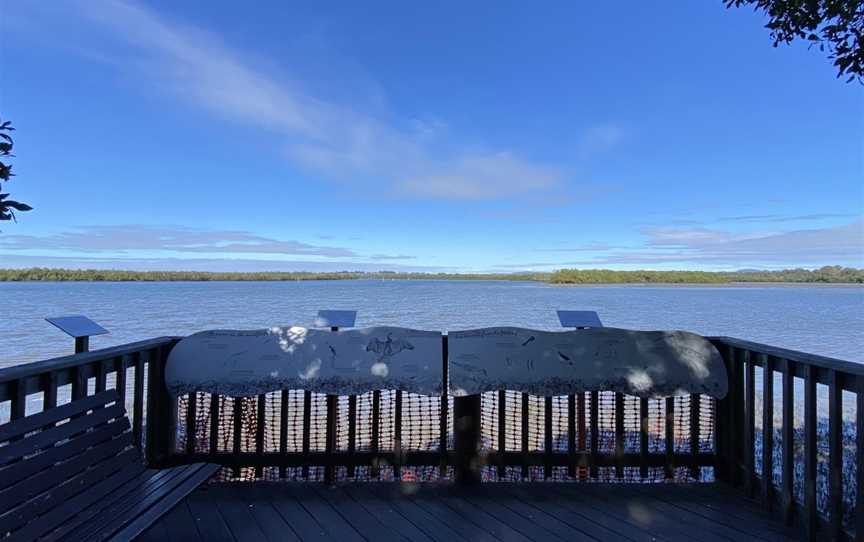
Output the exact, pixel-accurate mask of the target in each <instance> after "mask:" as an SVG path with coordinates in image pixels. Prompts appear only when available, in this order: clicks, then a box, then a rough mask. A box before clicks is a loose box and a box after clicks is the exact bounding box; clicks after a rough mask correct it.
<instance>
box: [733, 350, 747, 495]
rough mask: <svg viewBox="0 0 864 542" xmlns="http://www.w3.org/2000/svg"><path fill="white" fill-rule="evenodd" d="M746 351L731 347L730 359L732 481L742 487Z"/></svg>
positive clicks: (744, 448)
mask: <svg viewBox="0 0 864 542" xmlns="http://www.w3.org/2000/svg"><path fill="white" fill-rule="evenodd" d="M746 354H747V353H746V351H745V350H740V349H737V348H735V347H733V346H730V347H729V357H730V358H729V359H730V361H731V363H732V381H731V386H730V388H729V394H730V396H731V397H730V415H731V431H730V435H731V436H732V440H731V442H730V443H729V451H730V467H731V475H732V476H731V480H732V483H733V485H735V486H740V485H741V484H742V483H743V478H742V472H741V467H742V466H743V464H744V455H745V450H746V446H747V443H746V442H745V439H744V424H745V420H746V418H745V417H744V380H745V379H744V369H745V367H744V365H745V364H744V358H745V356H746Z"/></svg>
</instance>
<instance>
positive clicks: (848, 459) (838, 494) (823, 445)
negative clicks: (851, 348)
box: [711, 337, 864, 540]
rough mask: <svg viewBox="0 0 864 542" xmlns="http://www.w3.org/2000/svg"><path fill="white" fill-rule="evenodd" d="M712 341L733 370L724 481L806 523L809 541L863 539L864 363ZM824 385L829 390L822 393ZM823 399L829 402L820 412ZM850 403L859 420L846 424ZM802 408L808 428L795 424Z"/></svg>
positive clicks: (722, 455)
mask: <svg viewBox="0 0 864 542" xmlns="http://www.w3.org/2000/svg"><path fill="white" fill-rule="evenodd" d="M711 340H712V342H713V343H714V345H715V346H716V347H717V348H718V350H720V352H721V353H722V354H723V357H724V360H725V362H726V367H727V370H728V372H729V395H728V396H727V397H726V398H725V399H723V400H722V401H719V404H718V412H717V453H718V469H717V475H718V478H719V479H720V480H723V481H725V482H728V483H730V484H732V485H735V486H739V487H741V488H743V489H744V491H745V492H746V493H747V494H748V495H750V496H751V497H754V498H758V499H759V500H760V501H762V503H763V504H764V506H765V507H766V508H767V509H768V510H769V511H772V512H774V513H775V514H777V515H779V516H781V517H782V518H783V519H784V520H785V521H786V522H787V523H789V524H792V523H795V524H798V525H800V526H801V527H802V528H803V530H804V532H805V534H806V538H807V539H809V540H817V539H822V540H827V539H832V540H842V539H845V538H847V537H848V536H849V532H855V533H857V540H862V539H864V502H862V501H864V499H862V498H861V496H862V495H864V431H862V428H864V365H862V364H858V363H851V362H847V361H842V360H838V359H832V358H827V357H823V356H817V355H812V354H805V353H802V352H796V351H793V350H786V349H782V348H775V347H772V346H766V345H763V344H758V343H753V342H749V341H743V340H740V339H733V338H729V337H714V338H712V339H711ZM757 368H758V370H759V372H760V373H761V375H759V377H758V378H757ZM823 385H824V386H826V387H827V395H826V394H825V393H821V394H820V393H818V392H817V386H823ZM777 388H779V390H778V389H777ZM777 391H779V394H778V393H777ZM757 392H758V393H757ZM844 392H847V394H848V395H849V396H847V397H846V399H847V400H846V401H844ZM778 395H779V403H780V412H779V414H780V417H781V421H780V423H779V427H778V424H777V423H776V420H775V414H778V412H777V411H776V410H775V402H777V400H778ZM802 395H803V397H802ZM820 395H821V396H822V397H821V399H822V400H825V401H826V402H827V408H818V403H821V402H822V401H821V400H820V399H819V396H820ZM757 398H759V399H761V401H760V402H761V409H758V408H757ZM801 399H803V402H802V401H801ZM844 403H845V404H846V406H847V407H850V408H847V409H846V410H847V411H849V410H852V409H851V406H852V405H854V419H852V420H847V421H845V422H844V420H843V413H844ZM759 410H761V412H759ZM799 412H800V415H801V416H800V417H801V418H803V420H801V421H803V424H802V423H798V424H796V418H798V413H799ZM757 425H759V426H761V430H757ZM802 425H803V427H801V426H802ZM826 441H827V442H826ZM778 448H779V454H778V453H777V452H778ZM851 449H854V450H855V451H854V453H848V452H849V450H851ZM844 450H846V451H847V453H846V454H844ZM757 451H758V452H760V453H758V454H757ZM778 455H779V461H778V460H777V456H778ZM778 475H779V476H778ZM777 478H779V483H778V481H777ZM796 481H797V483H796ZM796 488H797V490H796ZM820 503H821V504H822V506H820ZM844 519H845V521H844Z"/></svg>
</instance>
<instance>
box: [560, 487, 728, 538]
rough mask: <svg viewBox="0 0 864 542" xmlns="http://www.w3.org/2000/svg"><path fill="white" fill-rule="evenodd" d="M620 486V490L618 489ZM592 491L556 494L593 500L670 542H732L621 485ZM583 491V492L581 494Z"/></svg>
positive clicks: (566, 489)
mask: <svg viewBox="0 0 864 542" xmlns="http://www.w3.org/2000/svg"><path fill="white" fill-rule="evenodd" d="M563 485H564V484H562V486H563ZM615 486H617V487H615ZM588 487H589V488H590V491H588V492H585V491H584V490H583V488H581V487H579V488H573V487H569V486H567V487H555V488H553V491H556V492H557V493H559V494H561V495H563V496H574V495H578V498H580V499H589V498H590V499H591V501H592V502H593V503H597V504H600V505H602V506H603V507H604V508H605V509H607V510H609V511H610V512H611V513H612V514H614V515H617V516H618V517H620V518H622V519H626V520H627V521H629V522H631V523H633V524H635V525H637V526H640V527H644V528H645V529H650V530H651V531H653V532H656V533H657V534H658V535H660V536H662V537H664V538H668V539H670V540H674V541H677V540H680V541H682V542H685V541H691V540H699V541H704V542H728V541H729V540H731V539H730V538H727V537H725V536H721V535H718V534H715V533H714V532H711V531H710V530H706V529H705V525H704V524H703V523H700V522H698V521H694V520H693V518H690V517H687V515H686V514H684V513H681V514H675V515H672V516H670V515H668V514H667V513H664V511H663V510H662V509H661V507H658V506H657V503H655V502H654V501H653V500H652V499H648V498H645V497H644V496H642V495H640V494H638V493H637V492H636V491H634V490H633V489H632V488H630V487H627V486H624V485H618V484H592V485H590V486H588ZM578 490H583V491H578Z"/></svg>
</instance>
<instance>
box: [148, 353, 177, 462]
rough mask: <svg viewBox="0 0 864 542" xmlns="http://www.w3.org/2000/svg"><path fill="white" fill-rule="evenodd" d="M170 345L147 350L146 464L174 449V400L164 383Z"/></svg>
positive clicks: (157, 460)
mask: <svg viewBox="0 0 864 542" xmlns="http://www.w3.org/2000/svg"><path fill="white" fill-rule="evenodd" d="M172 347H173V344H172V345H169V346H160V347H158V348H153V349H151V350H148V351H147V356H148V363H147V376H148V382H147V392H148V393H147V417H146V420H145V423H146V428H147V429H146V430H147V442H146V446H145V457H146V459H147V464H148V465H149V466H151V467H156V466H159V465H160V464H162V463H163V462H164V461H165V459H167V458H168V456H170V455H171V453H172V452H173V450H174V442H175V439H176V437H177V399H176V398H173V397H171V394H170V393H168V387H167V386H166V385H165V362H166V361H167V360H168V353H169V352H170V351H171V348H172Z"/></svg>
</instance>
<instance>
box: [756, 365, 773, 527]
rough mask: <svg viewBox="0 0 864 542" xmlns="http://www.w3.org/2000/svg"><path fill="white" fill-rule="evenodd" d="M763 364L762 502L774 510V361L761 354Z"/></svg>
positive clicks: (767, 507)
mask: <svg viewBox="0 0 864 542" xmlns="http://www.w3.org/2000/svg"><path fill="white" fill-rule="evenodd" d="M759 361H760V362H761V364H762V458H761V461H762V501H763V503H764V504H765V508H766V509H767V510H769V511H770V510H772V509H773V508H774V359H773V358H771V357H769V356H767V355H765V354H759Z"/></svg>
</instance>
